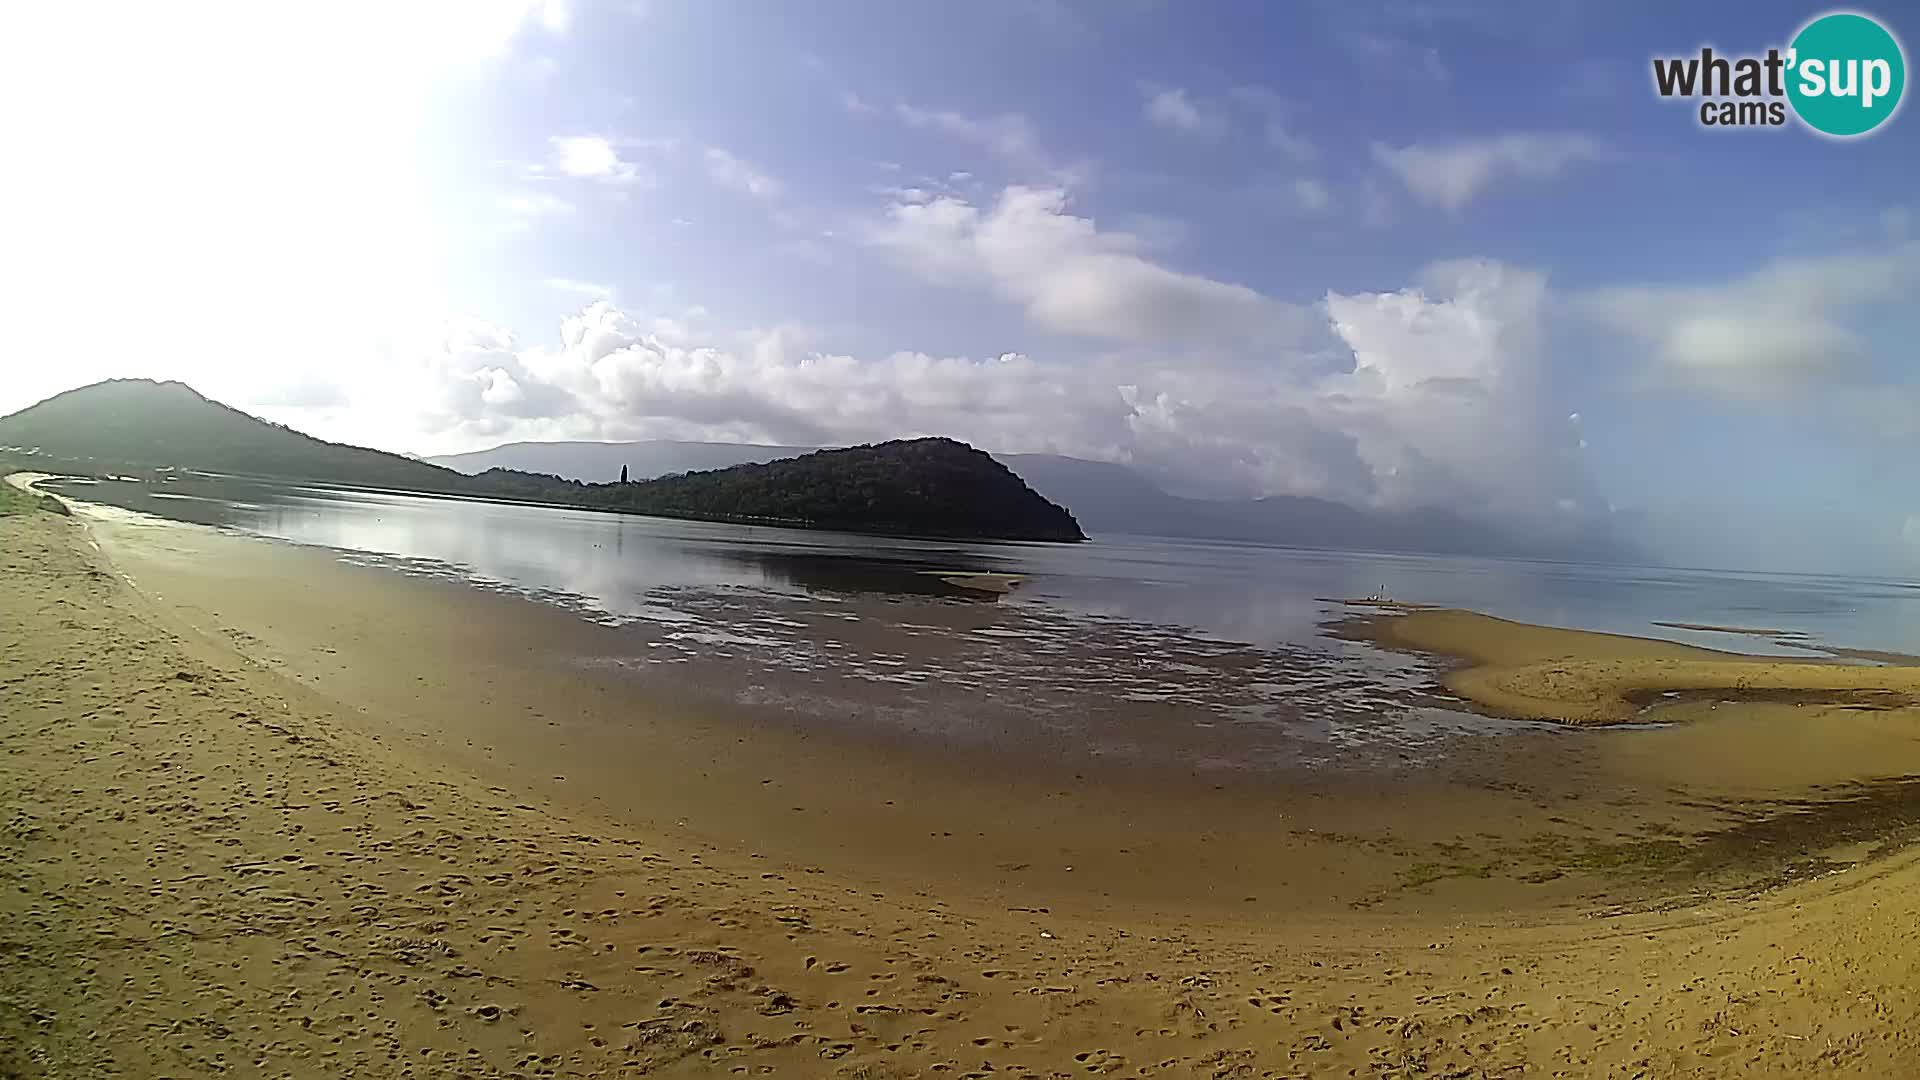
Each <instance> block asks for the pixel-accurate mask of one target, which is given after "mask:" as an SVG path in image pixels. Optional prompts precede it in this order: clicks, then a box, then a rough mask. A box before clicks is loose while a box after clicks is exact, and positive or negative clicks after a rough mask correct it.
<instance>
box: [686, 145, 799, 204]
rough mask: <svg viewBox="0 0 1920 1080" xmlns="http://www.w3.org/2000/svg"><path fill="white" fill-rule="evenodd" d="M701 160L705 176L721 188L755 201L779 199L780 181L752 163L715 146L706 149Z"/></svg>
mask: <svg viewBox="0 0 1920 1080" xmlns="http://www.w3.org/2000/svg"><path fill="white" fill-rule="evenodd" d="M703 158H704V160H705V161H706V165H707V175H708V176H709V177H710V178H712V180H713V182H714V183H716V184H718V185H720V186H721V187H723V188H726V189H728V190H729V191H737V192H739V193H740V194H742V195H751V196H752V197H754V198H756V199H777V198H779V197H780V192H781V184H780V181H778V180H776V179H774V178H773V177H771V176H769V175H767V174H766V173H765V172H763V171H761V170H760V169H759V168H758V167H757V166H755V165H754V164H753V163H751V162H749V161H746V160H745V159H743V158H740V157H737V156H735V155H734V154H732V153H729V152H728V151H726V150H722V149H721V148H720V147H717V146H709V147H707V150H706V153H705V155H703Z"/></svg>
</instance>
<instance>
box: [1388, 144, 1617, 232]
mask: <svg viewBox="0 0 1920 1080" xmlns="http://www.w3.org/2000/svg"><path fill="white" fill-rule="evenodd" d="M1604 153H1605V151H1604V148H1603V147H1602V145H1601V143H1600V142H1599V140H1597V139H1594V138H1592V137H1591V136H1587V135H1581V134H1578V133H1574V132H1531V133H1525V132H1523V133H1513V134H1506V135H1495V136H1491V137H1487V138H1475V139H1457V140H1453V141H1450V142H1416V143H1410V144H1408V145H1406V146H1399V147H1395V146H1389V145H1387V144H1385V143H1374V144H1373V158H1374V160H1375V161H1377V162H1379V163H1380V164H1381V165H1384V166H1385V167H1386V168H1387V170H1388V171H1390V172H1392V173H1393V175H1394V176H1396V177H1398V178H1399V180H1400V182H1401V183H1402V184H1403V185H1405V187H1406V189H1407V192H1408V194H1410V195H1412V196H1413V197H1414V198H1415V199H1418V200H1419V201H1421V202H1423V203H1426V204H1428V205H1430V206H1438V207H1440V208H1442V209H1444V210H1447V211H1449V212H1456V213H1457V212H1458V211H1460V210H1461V209H1463V208H1465V207H1466V205H1467V204H1468V203H1470V202H1472V201H1473V200H1474V199H1475V198H1477V197H1478V196H1479V195H1480V194H1481V193H1482V192H1485V191H1486V190H1487V189H1488V188H1490V187H1492V186H1493V185H1495V184H1497V183H1500V182H1501V181H1504V180H1547V179H1551V178H1553V177H1555V176H1558V175H1560V174H1561V173H1563V172H1565V171H1566V170H1567V169H1568V168H1570V167H1572V166H1574V165H1577V164H1581V163H1585V162H1591V161H1598V160H1600V159H1601V158H1602V157H1603V156H1604Z"/></svg>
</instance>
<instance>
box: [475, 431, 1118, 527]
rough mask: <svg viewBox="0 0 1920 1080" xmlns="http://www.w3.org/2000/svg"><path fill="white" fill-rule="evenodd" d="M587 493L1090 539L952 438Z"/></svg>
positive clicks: (693, 508)
mask: <svg viewBox="0 0 1920 1080" xmlns="http://www.w3.org/2000/svg"><path fill="white" fill-rule="evenodd" d="M481 475H482V476H483V477H484V476H486V475H487V474H484V473H483V474H481ZM588 490H590V491H593V492H595V494H596V496H597V497H598V498H599V499H604V505H607V506H612V507H616V508H618V509H622V510H632V511H637V512H639V513H643V514H662V515H667V516H670V517H693V518H715V519H721V520H734V519H746V518H758V519H763V520H770V521H784V522H793V523H797V524H804V525H808V526H813V527H816V528H828V529H848V530H855V531H866V532H887V533H905V534H912V535H917V536H957V537H966V536H978V535H981V529H982V527H983V525H985V524H986V523H992V529H993V535H995V536H998V537H1002V538H1005V539H1021V540H1084V539H1086V536H1085V535H1084V534H1083V533H1081V531H1080V526H1079V524H1078V523H1077V522H1075V521H1074V520H1073V515H1072V514H1069V513H1068V512H1067V511H1065V510H1063V509H1061V508H1060V507H1058V506H1056V505H1054V504H1053V503H1051V502H1048V501H1047V500H1046V499H1044V498H1042V497H1041V496H1040V495H1039V494H1037V493H1035V492H1034V490H1033V489H1032V488H1030V487H1028V486H1027V483H1026V481H1024V480H1022V479H1020V478H1019V477H1018V476H1016V475H1014V473H1013V471H1012V470H1010V469H1008V468H1007V467H1006V466H1005V465H1002V464H1001V463H1000V462H998V461H995V460H994V459H993V456H992V455H990V454H988V453H986V452H985V451H982V450H976V449H974V448H973V447H971V446H968V445H966V444H965V443H961V442H956V441H954V440H952V439H938V438H934V439H908V440H900V441H895V442H886V443H878V444H875V445H872V446H855V447H851V448H849V449H845V450H817V451H815V452H813V453H811V454H805V455H802V456H801V457H797V458H787V459H784V460H780V461H771V462H768V463H766V464H764V465H735V466H733V467H732V468H728V469H716V470H714V471H711V472H692V473H682V474H679V475H676V476H663V477H660V478H659V479H656V480H648V481H644V482H641V483H637V484H606V485H593V486H592V487H590V488H588Z"/></svg>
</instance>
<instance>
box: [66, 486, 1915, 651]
mask: <svg viewBox="0 0 1920 1080" xmlns="http://www.w3.org/2000/svg"><path fill="white" fill-rule="evenodd" d="M54 486H55V488H56V489H57V490H65V492H66V493H68V494H71V495H73V496H74V497H77V498H82V499H87V500H92V501H101V502H108V503H113V504H115V505H119V506H123V507H126V508H129V509H134V510H140V511H145V512H148V513H153V514H159V515H162V516H165V517H170V518H176V519H180V520H186V521H194V522H199V523H202V524H207V525H215V526H220V527H224V528H234V529H239V530H243V531H247V532H252V533H257V534H260V535H264V536H272V537H278V538H281V539H286V540H292V541H296V542H299V543H305V544H318V545H325V546H328V547H334V548H341V549H348V550H354V551H364V552H370V553H375V554H379V555H383V556H391V557H397V558H401V559H410V560H426V561H431V562H435V563H440V564H445V565H448V566H451V567H455V568H458V569H459V570H460V571H462V572H464V573H466V574H469V575H472V576H475V577H478V578H480V579H483V580H488V581H492V582H495V583H498V584H503V585H510V586H514V587H518V588H522V589H526V590H529V591H538V592H555V591H558V592H564V593H570V594H573V595H575V596H578V597H581V598H583V599H585V600H587V601H588V602H590V603H591V604H592V605H593V606H596V607H598V608H600V609H602V610H605V611H608V612H611V613H614V614H617V615H632V614H642V613H644V612H646V611H648V610H654V609H657V608H658V594H659V593H660V592H661V591H662V590H668V589H676V588H685V587H699V588H733V587H744V588H752V589H763V590H774V591H779V592H785V593H795V594H827V595H831V594H881V595H887V596H918V597H936V598H943V599H955V600H959V599H971V600H974V601H981V602H991V601H992V600H993V594H991V593H983V592H980V591H977V590H974V589H970V588H965V587H961V586H958V585H956V584H954V583H953V582H952V581H951V580H949V579H950V578H951V577H952V576H953V575H954V574H956V573H961V574H1013V575H1019V576H1021V577H1022V578H1023V583H1022V584H1021V586H1020V588H1019V589H1018V590H1017V591H1015V592H1014V593H1013V594H1012V595H1011V597H1009V598H1008V602H1011V603H1015V604H1043V605H1047V606H1051V607H1056V608H1061V609H1066V610H1069V611H1073V612H1077V613H1080V614H1083V615H1092V616H1101V617H1111V618H1115V619H1126V620H1132V621H1136V622H1140V623H1146V624H1153V625H1160V626H1168V627H1180V628H1185V629H1189V630H1192V631H1197V632H1200V633H1202V634H1205V635H1209V636H1214V637H1218V638H1222V639H1225V640H1230V641H1237V642H1247V643H1253V644H1273V643H1292V644H1307V643H1314V642H1318V641H1320V640H1321V639H1320V635H1319V633H1318V627H1319V625H1320V624H1321V623H1322V622H1324V621H1325V620H1326V619H1327V618H1329V617H1331V616H1334V615H1337V614H1339V613H1340V611H1341V607H1340V605H1339V604H1338V603H1335V602H1330V600H1329V598H1335V599H1337V598H1348V597H1357V596H1369V595H1374V594H1379V593H1384V594H1385V595H1387V596H1390V597H1393V598H1395V599H1400V600H1407V601H1415V602H1420V603H1428V604H1438V605H1443V606H1454V607H1467V608H1473V609H1476V610H1481V611H1487V612H1490V613H1492V614H1496V615H1500V616H1503V617H1507V618H1513V619H1519V620H1523V621H1528V622H1542V623H1549V624H1554V625H1562V626H1574V627H1581V628H1586V629H1595V630H1605V631H1611V632H1616V633H1627V634H1639V635H1646V636H1659V637H1666V638H1670V639H1673V640H1679V641H1687V642H1691V643H1695V644H1704V645H1709V646H1713V647H1719V648H1734V649H1741V650H1762V651H1776V652H1782V653H1787V654H1792V653H1795V652H1796V651H1803V650H1798V649H1796V645H1797V644H1799V643H1800V642H1802V641H1806V640H1810V641H1814V642H1821V643H1825V644H1829V645H1837V646H1846V647H1853V648H1868V649H1889V650H1895V651H1900V652H1910V653H1912V652H1920V589H1916V588H1915V587H1914V586H1913V585H1911V584H1906V583H1895V582H1877V581H1863V580H1853V579H1844V578H1837V577H1822V576H1809V575H1765V574H1740V573H1725V572H1714V571H1704V570H1678V569H1661V568H1645V567H1610V566H1588V565H1577V564H1564V563H1548V562H1529V561H1515V560H1498V559H1470V558H1454V557H1423V556H1413V555H1375V554H1363V553H1349V552H1327V551H1307V550H1292V549H1277V548H1268V547H1259V546H1254V545H1246V544H1231V543H1197V542H1191V541H1162V540H1154V539H1149V538H1128V537H1111V538H1100V539H1097V540H1095V541H1094V542H1091V543H1088V544H1081V545H1052V544H966V543H953V542H932V541H915V540H904V539H892V538H878V537H860V536H850V535H845V534H834V533H824V532H799V531H795V530H786V529H775V528H766V527H751V526H737V525H716V524H705V523H698V522H679V521H668V520H663V519H657V518H643V517H636V516H629V515H616V514H600V513H591V512H587V511H576V510H562V509H553V508H545V507H527V506H519V505H511V504H498V503H477V502H466V501H458V500H448V499H434V498H422V497H415V496H405V495H390V494H381V493H369V492H355V491H342V490H334V489H326V488H315V487H280V486H271V485H262V484H257V483H246V482H237V481H228V480H212V479H202V478H190V479H185V480H181V481H179V482H176V483H169V484H164V485H155V484H139V483H111V482H109V483H100V484H91V485H86V486H73V485H69V486H66V487H65V488H64V489H62V487H61V485H54ZM1662 623H1694V624H1705V625H1714V626H1745V627H1768V628H1779V629H1782V630H1787V631H1792V632H1794V633H1795V634H1798V635H1804V638H1795V639H1789V640H1779V641H1775V640H1769V639H1768V638H1765V637H1751V636H1739V637H1736V636H1731V635H1727V634H1720V633H1712V632H1705V631H1699V630H1690V629H1686V628H1683V627H1676V626H1665V625H1660V624H1662Z"/></svg>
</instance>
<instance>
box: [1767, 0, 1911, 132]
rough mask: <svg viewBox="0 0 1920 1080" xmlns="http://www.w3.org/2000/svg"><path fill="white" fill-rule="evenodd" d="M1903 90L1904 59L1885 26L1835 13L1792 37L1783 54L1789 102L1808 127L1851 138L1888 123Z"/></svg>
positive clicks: (1898, 43)
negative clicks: (1785, 61) (1785, 63)
mask: <svg viewBox="0 0 1920 1080" xmlns="http://www.w3.org/2000/svg"><path fill="white" fill-rule="evenodd" d="M1906 88H1907V60H1906V55H1905V54H1904V53H1903V52H1901V50H1900V42H1899V41H1897V40H1895V38H1894V36H1893V34H1892V33H1891V32H1889V31H1888V30H1887V28H1886V27H1884V26H1881V25H1880V24H1879V23H1877V22H1875V21H1874V20H1872V19H1870V18H1868V17H1866V16H1865V15H1858V14H1855V13H1853V12H1851V11H1836V12H1833V13H1831V14H1827V15H1822V16H1820V17H1819V18H1817V19H1815V20H1813V21H1812V22H1810V23H1808V24H1807V25H1806V26H1804V27H1802V28H1801V30H1800V32H1799V33H1798V34H1796V35H1794V38H1793V43H1792V45H1791V46H1790V47H1789V48H1788V50H1787V100H1788V101H1791V102H1792V103H1793V111H1794V112H1795V113H1797V114H1798V115H1799V117H1800V119H1801V120H1802V121H1803V122H1805V123H1806V125H1807V126H1808V127H1810V128H1812V129H1814V130H1815V131H1818V132H1820V133H1822V134H1824V135H1833V136H1836V137H1839V138H1843V139H1844V138H1851V137H1853V136H1855V135H1865V134H1866V133H1867V132H1869V131H1872V130H1873V129H1874V128H1877V127H1879V126H1880V125H1881V124H1884V123H1886V122H1887V120H1888V119H1889V118H1891V117H1892V116H1893V114H1894V112H1895V110H1897V109H1899V107H1900V95H1901V92H1902V91H1904V90H1906Z"/></svg>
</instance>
